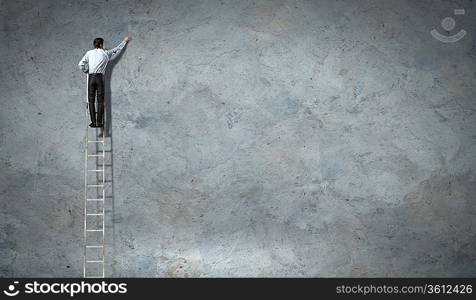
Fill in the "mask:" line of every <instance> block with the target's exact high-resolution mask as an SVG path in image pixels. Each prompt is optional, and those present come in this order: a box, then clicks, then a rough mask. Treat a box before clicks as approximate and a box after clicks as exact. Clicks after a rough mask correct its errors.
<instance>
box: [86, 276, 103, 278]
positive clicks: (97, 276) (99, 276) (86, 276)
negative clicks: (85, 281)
mask: <svg viewBox="0 0 476 300" xmlns="http://www.w3.org/2000/svg"><path fill="white" fill-rule="evenodd" d="M84 278H104V276H84Z"/></svg>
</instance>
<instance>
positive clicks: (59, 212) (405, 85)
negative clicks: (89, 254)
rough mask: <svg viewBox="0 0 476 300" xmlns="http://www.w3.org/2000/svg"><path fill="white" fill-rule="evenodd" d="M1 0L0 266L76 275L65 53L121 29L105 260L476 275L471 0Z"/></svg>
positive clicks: (78, 194)
mask: <svg viewBox="0 0 476 300" xmlns="http://www.w3.org/2000/svg"><path fill="white" fill-rule="evenodd" d="M0 5H1V9H0V20H1V25H2V30H1V31H0V35H1V36H0V37H1V40H2V43H1V45H0V55H1V57H2V68H0V74H1V78H2V80H1V81H0V90H1V96H0V99H1V110H0V114H1V119H0V124H1V131H0V134H1V135H0V151H1V156H0V163H1V173H0V228H1V230H0V276H2V277H11V276H18V277H23V276H26V277H40V276H47V277H53V276H56V277H63V276H64V277H76V276H82V255H83V252H82V251H83V250H82V243H83V240H82V236H83V197H84V191H83V184H84V182H83V180H84V178H83V176H84V174H83V172H84V157H83V155H84V148H85V141H84V135H85V128H86V125H87V124H88V123H89V122H88V120H87V118H86V113H85V99H86V78H85V75H84V74H82V73H81V72H80V71H79V69H78V67H77V64H78V62H79V60H80V59H81V57H82V56H83V55H84V53H85V52H86V51H87V50H89V49H91V48H92V41H93V39H94V38H95V37H103V38H104V39H105V41H106V47H107V48H112V47H114V46H115V45H116V44H118V43H119V42H120V41H121V40H122V38H123V37H124V36H126V35H131V36H132V38H133V40H132V41H130V42H129V43H128V45H127V46H126V47H125V49H124V50H123V53H122V54H121V55H120V57H119V58H117V59H116V60H115V61H111V62H110V64H109V65H108V69H107V72H108V76H107V77H106V85H107V90H106V98H107V99H109V102H108V105H109V107H108V108H109V110H108V112H109V113H108V115H107V118H108V124H109V126H108V134H109V138H108V147H110V148H111V149H112V156H111V157H110V158H108V159H109V162H110V163H111V164H112V167H111V172H110V173H108V176H109V179H112V182H111V183H109V189H108V193H109V194H110V195H111V198H110V199H109V200H108V203H107V210H106V213H107V218H106V236H107V237H106V244H107V250H106V261H107V264H106V276H114V277H168V276H171V277H227V276H231V277H257V276H265V277H267V276H278V277H315V276H326V277H334V276H351V277H354V276H355V277H358V276H399V277H405V276H416V277H419V276H457V277H459V276H475V275H476V196H475V195H476V177H475V167H476V116H475V111H476V103H475V99H476V97H475V96H476V87H475V79H476V71H475V70H476V56H475V54H476V46H475V45H476V44H475V40H474V36H475V33H476V21H475V20H476V18H475V17H474V3H473V2H472V1H469V0H467V1H463V0H460V1H436V0H435V1H430V0H422V1H410V0H402V1H397V0H388V1H377V0H362V1H350V0H349V1H331V0H322V1H318V0H316V1H305V0H296V1H291V0H281V1H279V0H276V1H264V0H263V1H261V0H255V1H230V0H221V1H191V0H190V1H150V0H134V1H126V0H121V1H119V0H117V1H116V0H109V1H107V0H106V1H59V0H58V1H45V0H40V1H26V0H18V1H8V0H3V1H0ZM454 9H465V12H466V13H465V15H463V16H454V15H453V10H454ZM448 16H453V17H454V18H455V20H456V21H457V22H456V28H455V29H454V31H459V30H460V29H464V30H466V32H467V34H466V36H465V37H464V38H463V39H461V40H460V41H458V42H456V43H442V42H440V41H438V40H436V39H435V38H433V37H432V36H431V34H430V30H431V29H433V28H436V29H438V30H440V32H441V33H442V34H446V35H450V34H453V33H454V32H448V33H446V32H445V31H444V30H442V29H441V26H440V23H441V20H442V19H443V18H444V17H448Z"/></svg>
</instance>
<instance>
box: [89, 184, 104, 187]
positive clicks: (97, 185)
mask: <svg viewBox="0 0 476 300" xmlns="http://www.w3.org/2000/svg"><path fill="white" fill-rule="evenodd" d="M88 187H104V184H88Z"/></svg>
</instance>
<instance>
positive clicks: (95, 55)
mask: <svg viewBox="0 0 476 300" xmlns="http://www.w3.org/2000/svg"><path fill="white" fill-rule="evenodd" d="M126 43H127V42H126V41H125V40H123V41H122V42H121V43H120V44H119V45H117V46H116V47H115V48H113V49H111V50H104V49H101V48H96V49H92V50H89V51H88V52H86V54H85V55H84V57H83V58H82V59H81V61H80V62H79V64H78V67H79V69H80V70H81V71H83V72H84V73H89V74H92V73H102V74H104V72H105V71H106V66H107V63H108V62H109V60H111V59H114V58H115V57H116V56H117V55H118V54H119V53H120V52H121V50H122V48H124V46H125V45H126Z"/></svg>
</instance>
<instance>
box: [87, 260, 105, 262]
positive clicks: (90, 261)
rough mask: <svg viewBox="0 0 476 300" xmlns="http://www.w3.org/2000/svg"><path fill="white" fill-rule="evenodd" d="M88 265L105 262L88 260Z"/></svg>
mask: <svg viewBox="0 0 476 300" xmlns="http://www.w3.org/2000/svg"><path fill="white" fill-rule="evenodd" d="M86 262H87V263H103V262H104V260H87V261H86Z"/></svg>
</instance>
